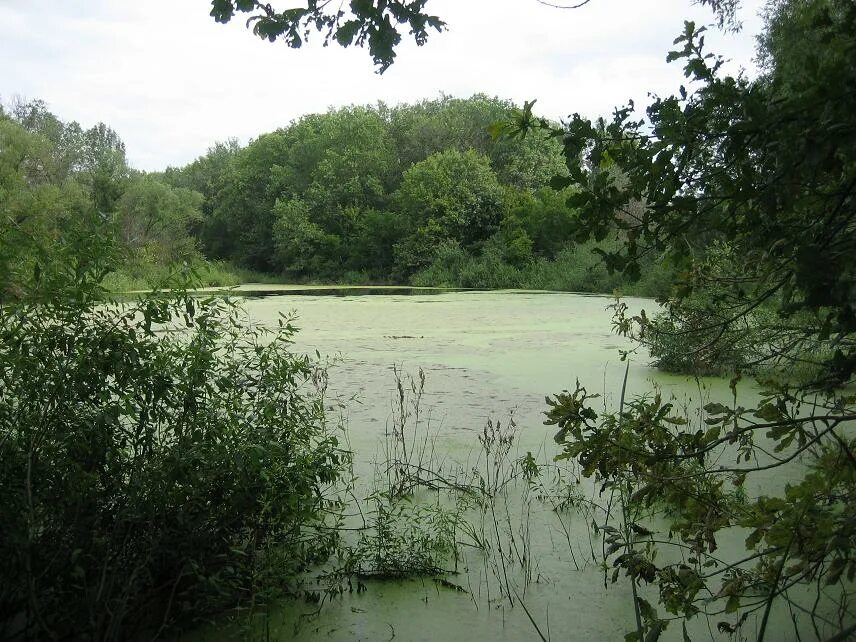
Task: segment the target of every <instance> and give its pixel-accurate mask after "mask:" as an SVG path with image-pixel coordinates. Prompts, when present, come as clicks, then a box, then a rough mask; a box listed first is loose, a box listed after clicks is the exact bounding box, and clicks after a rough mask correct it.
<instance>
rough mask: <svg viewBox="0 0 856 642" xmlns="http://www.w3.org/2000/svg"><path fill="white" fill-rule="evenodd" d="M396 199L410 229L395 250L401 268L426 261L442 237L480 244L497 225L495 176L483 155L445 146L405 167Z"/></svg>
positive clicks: (499, 204) (499, 196)
mask: <svg viewBox="0 0 856 642" xmlns="http://www.w3.org/2000/svg"><path fill="white" fill-rule="evenodd" d="M396 200H397V202H398V204H399V207H400V209H401V211H402V213H403V214H404V215H405V216H407V219H408V223H409V224H410V225H411V227H412V229H414V233H413V234H412V235H411V236H410V237H409V238H408V239H407V241H406V242H402V244H400V247H399V248H398V249H397V250H396V251H397V253H398V255H399V257H400V260H399V267H400V268H401V269H402V270H403V271H405V272H406V271H411V270H413V269H414V268H419V267H424V265H427V263H429V262H430V258H431V256H432V253H433V251H434V249H435V248H436V247H437V244H438V243H439V242H440V241H444V240H450V241H454V242H456V243H460V244H461V245H462V246H463V247H465V248H470V249H478V247H480V244H482V243H483V242H484V241H486V240H487V239H488V238H489V237H490V236H492V235H493V234H494V233H495V232H496V231H497V230H498V229H499V223H500V221H501V219H502V212H503V194H502V188H501V187H500V185H499V181H497V179H496V175H495V174H494V173H493V170H492V169H491V167H490V162H489V161H488V159H487V158H486V157H485V156H482V155H480V154H478V153H476V152H475V151H472V150H470V151H466V152H458V151H454V150H449V151H445V152H439V153H437V154H433V155H432V156H429V157H428V158H426V159H425V160H424V161H422V162H420V163H416V164H415V165H413V166H412V167H411V168H410V169H408V170H407V171H406V172H405V173H404V176H403V178H402V181H401V187H400V188H399V190H398V193H397V196H396Z"/></svg>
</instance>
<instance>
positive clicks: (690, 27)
mask: <svg viewBox="0 0 856 642" xmlns="http://www.w3.org/2000/svg"><path fill="white" fill-rule="evenodd" d="M768 26H769V31H768V32H767V33H766V35H765V37H764V38H763V39H762V45H763V47H764V51H765V53H766V55H767V58H766V69H767V73H766V75H765V76H764V77H762V78H760V79H758V80H755V81H749V80H747V79H745V78H731V77H722V76H721V75H720V73H719V72H720V66H721V61H720V60H719V59H717V58H715V57H713V56H711V55H709V54H706V53H705V52H704V50H703V40H704V37H703V33H702V32H703V29H696V27H695V25H694V24H692V23H687V25H686V29H685V32H684V34H683V35H681V36H680V37H679V38H678V39H677V40H676V41H675V44H677V45H679V47H678V49H677V50H676V51H673V52H671V53H670V54H669V59H670V60H678V59H680V60H684V62H685V74H686V76H687V78H689V79H690V82H691V83H692V85H691V86H690V87H689V88H687V87H681V88H680V95H679V96H671V97H668V98H657V99H655V100H654V102H653V103H652V104H651V105H650V106H649V107H648V109H647V114H648V121H647V122H643V121H634V120H632V116H631V111H630V110H629V109H625V110H619V111H617V112H616V117H615V119H614V121H613V122H612V123H609V124H607V123H603V122H601V123H597V124H592V123H591V122H589V121H587V120H585V119H584V118H581V117H579V116H575V117H574V118H573V119H572V120H571V121H570V122H569V123H567V127H566V129H565V130H564V144H565V154H566V156H567V157H568V158H569V159H571V160H572V161H574V162H570V163H569V172H570V176H571V178H570V180H571V181H572V182H573V183H575V184H576V185H577V186H578V188H579V191H578V192H577V193H576V194H575V195H574V196H573V197H572V199H571V202H572V204H573V205H574V206H575V207H577V208H579V209H578V211H579V214H580V215H579V219H578V222H579V228H578V230H579V233H578V236H579V237H581V238H591V237H593V238H595V239H597V238H601V237H603V236H604V235H606V234H608V233H609V230H611V229H614V228H615V227H618V228H620V229H622V230H624V235H623V238H624V239H626V241H625V242H624V243H623V244H622V245H621V246H619V247H617V248H614V249H611V250H608V251H606V252H605V253H604V258H605V260H606V262H607V265H608V266H609V267H610V268H611V269H612V270H614V271H616V272H617V271H623V272H624V273H625V274H633V273H635V272H638V268H639V265H640V262H641V261H642V260H643V259H644V257H646V256H650V255H651V254H652V253H655V254H661V253H666V254H667V256H668V257H669V259H670V261H672V262H673V264H674V265H676V266H677V267H678V268H679V269H680V271H681V278H680V279H679V282H678V284H677V287H676V288H675V289H674V290H672V292H671V297H670V298H669V300H668V301H667V302H666V303H667V310H666V314H665V315H663V316H659V317H655V318H654V319H649V318H647V317H646V316H644V315H640V316H638V317H635V318H634V319H623V318H621V317H619V320H618V321H619V329H620V330H622V331H624V332H629V333H630V334H633V335H634V336H636V337H638V338H640V339H641V340H642V341H643V343H645V344H647V345H648V346H650V347H651V349H652V353H653V354H654V356H655V357H656V358H658V359H659V360H660V362H661V363H662V364H663V365H666V366H668V367H671V368H676V369H682V370H683V369H691V368H692V369H698V368H699V367H701V368H702V369H706V370H708V371H710V370H719V369H722V368H727V369H738V370H744V369H747V368H749V367H752V366H754V365H759V364H760V365H764V366H765V367H766V368H774V369H776V370H778V371H779V373H780V374H779V376H778V377H777V378H776V380H774V381H767V382H762V384H763V387H762V389H761V390H762V392H761V395H762V396H761V400H760V402H759V403H758V404H757V405H755V406H754V407H748V408H747V407H743V406H741V405H739V404H738V403H737V394H736V385H737V377H735V379H733V380H732V382H731V386H732V390H734V401H733V403H732V404H731V405H730V406H726V405H724V404H721V403H710V404H707V405H706V406H705V407H704V413H703V414H702V415H701V417H700V421H699V422H698V423H696V424H695V425H693V424H691V422H690V421H689V417H683V416H681V414H680V413H678V411H677V409H675V408H674V407H673V406H672V405H671V404H669V403H666V402H665V401H664V400H663V399H662V398H661V397H660V396H659V395H655V396H648V397H643V398H639V399H634V400H630V401H628V403H627V404H626V405H625V404H624V403H623V401H622V408H621V409H620V411H619V412H618V413H615V412H597V411H595V410H594V408H593V407H592V405H591V397H590V396H589V395H587V393H586V391H585V389H584V388H581V387H580V386H578V387H577V389H576V390H575V391H574V392H573V393H570V392H567V391H566V392H563V393H561V394H559V395H557V396H556V397H555V398H554V399H552V400H551V401H550V406H551V407H550V410H549V411H548V413H547V414H548V423H553V424H556V425H558V426H559V427H560V431H559V433H558V434H557V436H556V439H557V441H558V442H559V443H560V444H561V446H562V448H563V453H562V455H560V457H563V458H564V457H568V458H575V459H578V460H579V461H580V463H581V464H582V465H583V466H584V472H585V474H587V475H590V476H593V477H594V478H595V479H597V480H598V481H600V482H601V483H602V487H603V489H604V490H605V491H610V492H616V493H620V495H621V498H622V500H623V501H622V504H623V506H624V508H625V513H624V515H623V516H622V518H621V521H622V523H621V524H620V525H619V526H618V527H615V526H611V525H610V526H608V529H609V530H607V529H606V528H604V529H603V532H604V538H605V541H606V543H607V545H608V546H607V548H605V551H606V552H605V557H606V558H607V559H606V560H605V568H607V567H608V565H611V566H612V567H613V568H614V575H613V580H615V579H617V578H618V576H619V574H620V573H621V572H624V573H625V574H626V575H627V576H628V577H629V578H630V580H631V582H633V584H634V590H635V585H636V584H652V585H654V586H656V587H657V589H658V591H659V598H660V605H661V606H662V607H664V608H665V610H666V611H667V613H668V614H670V615H674V616H677V617H679V618H686V619H690V618H693V617H696V616H698V615H705V616H708V617H711V616H720V618H721V619H720V621H719V622H718V623H717V628H718V629H719V630H720V631H721V632H728V633H733V632H735V631H737V630H738V629H739V628H740V626H741V625H743V624H744V623H745V622H746V621H747V618H748V617H749V615H750V614H751V613H755V614H756V615H757V618H758V624H757V629H756V631H757V636H758V639H759V640H762V639H764V636H765V634H766V633H767V630H768V624H769V622H770V618H771V612H773V611H774V608H775V607H774V604H777V603H780V602H784V603H786V604H787V605H788V607H789V608H791V609H793V612H796V611H800V612H801V613H802V614H803V618H804V621H806V623H805V624H801V623H800V622H798V619H797V617H796V616H795V617H794V627H795V635H797V636H800V629H802V630H811V631H813V632H814V634H815V635H816V636H817V637H818V638H819V639H825V638H826V637H829V636H832V638H831V639H845V638H846V637H847V636H849V635H852V633H853V631H854V630H856V625H854V623H853V618H852V605H851V604H849V597H850V591H849V588H848V586H847V585H846V583H847V582H852V580H853V578H854V577H856V564H854V561H853V551H854V547H856V531H854V523H856V522H854V519H853V517H854V516H853V515H852V514H851V513H852V507H853V506H854V497H856V456H854V453H856V441H854V440H853V435H852V426H853V422H854V421H856V414H854V408H856V398H854V397H853V395H852V394H851V392H850V389H851V388H850V387H851V386H852V383H853V374H854V369H856V352H854V349H856V341H854V332H856V315H854V308H853V302H854V297H853V293H854V291H856V273H854V269H853V265H854V264H853V261H852V257H853V255H854V252H856V226H854V205H856V200H854V187H856V163H854V158H856V147H854V142H856V139H854V137H853V136H852V132H853V131H856V122H854V112H853V110H852V105H851V103H852V93H853V88H854V86H856V77H854V67H853V65H852V64H850V61H852V59H853V55H854V53H856V39H854V34H856V6H854V5H853V4H852V3H850V2H839V1H837V0H832V1H825V0H817V1H814V0H811V1H808V2H803V1H793V2H790V1H786V2H780V3H775V4H773V5H772V8H771V13H770V15H768ZM533 126H535V127H538V128H544V127H545V125H544V123H537V122H536V123H535V125H533ZM547 127H548V129H549V126H547ZM576 159H579V160H580V161H581V162H579V163H577V162H576ZM607 167H608V168H609V171H604V169H605V168H607ZM632 203H644V204H645V207H644V208H642V209H636V210H635V211H634V212H630V211H629V206H630V205H631V204H632ZM806 363H808V364H809V365H811V370H812V372H813V376H812V377H811V378H810V379H808V380H806V379H802V380H800V379H796V378H794V377H793V376H792V374H793V371H794V370H795V369H796V368H797V367H800V366H803V365H805V364H806ZM797 461H799V464H796V463H792V462H797ZM762 471H775V475H776V476H777V477H779V478H781V479H786V480H788V481H787V483H782V484H781V485H776V484H769V483H768V484H764V485H763V486H762V488H763V490H762V491H761V492H760V493H759V494H758V495H757V496H751V495H748V494H746V493H745V492H744V493H741V495H743V498H742V499H743V500H745V501H734V495H733V493H731V492H729V491H728V490H727V489H729V488H731V487H734V488H738V489H739V488H741V487H743V485H744V483H746V484H748V480H749V479H752V478H754V477H757V473H761V472H762ZM747 487H749V486H747ZM751 487H753V488H755V487H757V482H756V484H754V485H753V486H751ZM645 516H647V517H649V518H650V521H649V522H648V523H647V525H646V526H643V525H642V524H641V523H640V522H639V520H640V519H642V518H643V517H645ZM660 519H666V520H667V521H666V527H665V528H664V529H658V528H656V527H654V526H653V524H656V523H658V520H660ZM735 527H736V528H743V529H748V530H747V531H745V532H747V533H748V537H747V538H746V540H745V546H746V549H747V551H746V558H745V559H744V560H743V561H737V560H734V559H722V558H720V557H718V555H717V553H716V550H717V548H718V546H719V542H720V541H721V539H723V538H728V537H730V536H731V535H732V534H733V533H734V532H735V531H734V530H733V529H734V528H735ZM661 530H662V532H663V533H666V532H667V533H668V534H669V539H667V538H665V537H663V535H662V534H661V533H660V532H658V531H661ZM634 533H635V534H636V536H634V535H633V534H634ZM672 537H676V538H677V541H675V540H673V539H671V538H672ZM671 545H675V546H677V547H679V548H680V549H681V550H682V551H684V553H683V554H682V556H681V557H682V558H683V559H681V561H679V562H674V561H671V560H670V559H669V556H668V555H658V552H659V551H660V549H663V548H666V549H668V548H670V546H671ZM845 578H846V579H845ZM833 585H834V586H835V587H836V588H835V590H834V591H832V592H831V593H827V591H826V589H825V588H824V587H832V586H833ZM795 587H800V588H801V590H803V591H804V593H802V594H801V597H799V598H798V597H796V591H795V590H794V589H795ZM805 596H808V597H807V598H805ZM804 598H805V599H804ZM637 607H638V609H639V611H637V612H638V613H639V630H638V631H637V632H636V633H633V634H631V635H630V636H629V637H631V638H633V637H636V638H637V639H641V638H642V637H643V636H647V637H652V638H653V639H656V638H657V637H658V636H659V634H660V632H661V631H662V630H663V629H664V628H665V627H666V626H667V624H668V621H669V620H668V619H664V617H663V616H662V615H660V614H658V613H657V612H656V610H654V609H653V608H652V607H651V605H647V606H646V604H643V603H642V600H641V598H640V600H638V601H637ZM825 609H826V610H827V612H829V611H832V610H833V609H835V610H836V611H837V612H838V613H841V614H842V617H841V618H839V619H837V620H836V621H831V620H829V619H827V618H826V617H825V615H824V610H825ZM809 627H810V628H809ZM684 636H685V638H686V637H687V634H686V629H685V630H684ZM646 639H647V638H646Z"/></svg>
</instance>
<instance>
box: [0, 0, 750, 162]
mask: <svg viewBox="0 0 856 642" xmlns="http://www.w3.org/2000/svg"><path fill="white" fill-rule="evenodd" d="M271 1H272V4H273V5H274V6H275V7H287V6H292V5H296V4H300V3H299V2H297V1H296V0H271ZM761 5H762V1H761V0H744V7H743V10H742V13H741V19H742V21H743V24H744V29H743V32H742V33H740V34H738V35H737V36H728V35H722V34H719V33H711V34H710V36H709V38H708V46H709V48H710V49H711V50H713V51H716V52H718V53H720V54H723V55H725V56H726V57H727V58H729V59H730V60H731V61H732V64H731V69H732V70H737V69H739V68H744V69H746V70H747V71H748V73H749V74H750V75H751V74H753V73H754V65H753V62H752V58H753V55H754V53H753V49H754V36H755V34H756V33H757V32H758V29H759V26H760V20H759V18H758V15H757V14H758V11H759V8H760V6H761ZM428 9H429V10H430V11H431V13H434V14H436V15H439V16H440V17H441V18H442V19H444V20H445V21H446V22H447V23H448V25H449V29H448V31H447V32H444V33H442V34H434V35H432V37H431V38H430V40H429V42H428V44H427V45H425V46H424V47H422V48H419V47H416V46H415V45H414V44H412V43H409V42H408V43H407V45H405V46H402V47H401V49H400V50H399V56H398V58H397V59H396V62H395V64H394V65H393V66H392V67H391V68H390V69H389V70H388V71H387V72H386V73H384V74H383V75H382V76H379V75H377V74H376V73H375V69H374V67H373V65H372V63H371V59H370V57H369V55H368V53H367V52H366V51H365V50H362V49H356V48H349V49H347V50H343V49H342V48H340V47H338V46H333V45H331V46H329V47H327V48H323V47H321V46H320V39H319V38H314V40H313V41H311V42H310V43H309V45H308V46H304V48H303V49H301V50H292V49H289V48H288V47H286V46H285V45H284V44H282V43H279V42H278V43H274V44H271V43H268V42H266V41H262V40H259V39H258V38H255V37H254V36H253V35H252V34H251V33H250V32H249V31H247V30H246V29H245V28H244V24H243V20H240V19H237V20H234V21H233V22H232V23H231V24H229V25H219V24H217V23H215V22H214V20H213V19H212V18H211V17H209V15H208V12H209V10H210V0H25V1H21V0H0V99H2V100H3V101H4V102H8V101H9V100H10V99H11V98H13V97H14V96H21V97H24V98H27V99H32V98H41V99H42V100H44V101H45V102H47V103H48V105H49V107H50V109H51V110H52V111H53V112H54V113H55V114H57V115H58V116H59V117H60V118H61V119H63V120H77V121H78V122H80V123H81V125H83V126H84V127H89V126H91V125H93V124H95V123H96V122H98V121H103V122H105V123H107V124H108V125H109V126H111V127H113V129H115V130H116V131H117V132H118V133H119V135H120V136H121V137H122V139H123V140H124V141H125V144H126V146H127V152H128V158H129V160H130V162H131V164H132V165H133V166H134V167H136V168H138V169H145V170H159V169H163V168H165V167H166V166H167V165H183V164H185V163H187V162H189V161H191V160H193V159H194V158H196V157H197V156H199V155H201V154H204V153H205V151H206V150H207V148H208V147H209V146H210V145H211V144H212V143H214V142H215V141H218V140H225V139H226V138H229V137H232V136H234V137H237V138H238V139H239V140H240V141H241V143H246V142H247V141H248V140H249V139H251V138H253V137H256V136H258V135H259V134H261V133H264V132H268V131H271V130H273V129H276V128H277V127H282V126H285V125H287V124H288V123H289V122H290V121H291V120H293V119H295V118H297V117H299V116H301V115H302V114H306V113H312V112H318V111H325V110H326V109H328V108H329V107H337V106H341V105H350V104H366V103H376V102H377V101H379V100H380V101H384V102H386V103H390V104H395V103H400V102H414V101H418V100H420V99H423V98H435V97H437V96H438V95H439V94H440V92H444V93H446V94H451V95H454V96H461V97H465V96H469V95H471V94H473V93H477V92H482V93H486V94H490V95H496V96H500V97H502V98H509V99H511V100H513V101H515V102H516V103H518V104H519V103H522V102H523V101H524V100H531V99H533V98H537V99H538V103H537V110H536V111H537V112H538V113H540V114H542V115H545V116H549V117H551V118H555V119H558V118H562V117H565V116H567V115H569V114H571V113H573V112H579V113H581V114H585V115H589V116H597V115H602V114H604V115H605V114H609V113H611V111H612V108H613V107H614V106H616V105H620V104H624V103H625V102H626V100H627V99H628V98H632V99H634V100H636V101H637V104H639V103H642V102H644V101H645V99H646V96H647V93H648V92H649V91H654V92H656V93H660V94H667V93H673V92H675V91H676V90H677V87H678V85H679V84H680V82H681V81H682V80H683V76H682V73H681V68H680V66H679V65H678V64H672V65H667V64H666V62H665V56H666V53H667V51H668V50H669V48H670V47H671V43H672V41H673V40H674V38H675V37H676V36H677V35H678V34H679V33H680V32H681V31H682V27H683V21H684V20H685V19H687V18H692V19H695V20H696V21H697V22H698V23H708V22H711V21H712V16H711V14H710V12H708V11H707V10H705V9H703V8H701V7H693V6H691V3H690V0H593V1H592V2H590V3H589V4H588V5H586V6H585V7H583V8H581V9H576V10H573V11H569V10H558V9H553V8H550V7H547V6H544V5H542V4H539V3H538V2H537V0H429V2H428Z"/></svg>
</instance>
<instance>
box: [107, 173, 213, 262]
mask: <svg viewBox="0 0 856 642" xmlns="http://www.w3.org/2000/svg"><path fill="white" fill-rule="evenodd" d="M201 202H202V195H201V194H199V193H198V192H193V191H190V190H187V189H183V188H175V187H170V186H169V185H167V184H166V183H164V182H162V181H160V180H158V179H157V178H155V177H152V176H145V175H143V176H135V177H133V178H132V179H131V180H130V181H129V183H128V186H127V188H126V189H125V192H124V193H123V194H122V196H121V198H120V199H119V202H118V203H117V211H116V219H117V220H116V223H117V226H118V232H119V238H120V240H121V241H122V243H123V244H124V245H125V247H127V248H128V249H130V250H131V251H133V252H137V253H139V252H141V251H148V252H153V253H154V254H155V255H156V256H157V259H158V260H159V262H161V263H163V264H169V263H173V262H176V261H179V260H181V259H182V258H187V255H188V253H192V252H193V250H194V244H193V240H192V239H191V237H190V229H191V227H192V226H193V224H194V223H195V222H196V221H198V220H199V219H200V217H201V212H200V205H201Z"/></svg>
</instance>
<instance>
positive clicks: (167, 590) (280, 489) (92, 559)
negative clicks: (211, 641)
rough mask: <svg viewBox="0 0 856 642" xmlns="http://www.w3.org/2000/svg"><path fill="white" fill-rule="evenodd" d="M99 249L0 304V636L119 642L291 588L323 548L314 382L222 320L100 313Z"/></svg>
mask: <svg viewBox="0 0 856 642" xmlns="http://www.w3.org/2000/svg"><path fill="white" fill-rule="evenodd" d="M100 256H103V255H102V254H101V253H100V250H98V249H97V248H96V249H95V250H93V251H92V252H90V253H87V251H86V250H85V248H84V250H83V251H75V252H69V253H68V254H67V255H66V257H65V258H66V260H67V266H66V268H67V269H66V272H65V273H66V274H67V275H72V276H71V277H67V278H66V281H65V282H63V281H62V278H60V277H57V276H56V275H54V276H52V277H51V279H52V280H50V279H49V280H47V281H46V280H45V278H44V277H42V279H41V282H42V283H48V284H49V285H47V286H45V288H46V289H44V290H43V291H42V292H40V293H39V292H35V293H33V294H32V296H29V297H23V298H21V299H20V300H18V301H16V302H10V303H6V304H4V305H3V306H2V307H0V497H2V498H3V501H2V503H0V523H2V524H3V527H2V529H0V637H3V638H4V639H7V638H12V637H15V636H20V637H24V638H39V637H49V638H62V639H69V638H75V639H77V638H85V639H94V640H95V639H97V640H109V639H125V638H128V637H130V636H132V635H133V634H135V633H137V632H139V631H145V630H149V631H156V630H158V629H160V628H164V627H166V626H169V625H170V624H171V623H174V622H176V621H178V620H180V619H183V618H195V617H198V616H201V615H204V614H206V613H209V612H212V611H215V610H220V609H223V608H226V607H231V606H241V605H243V606H248V605H251V604H253V603H255V602H257V601H259V600H263V599H266V598H269V597H272V596H273V595H275V594H277V593H278V592H280V591H283V590H288V589H289V588H290V587H291V586H292V585H293V584H292V583H293V582H295V581H296V578H297V577H298V575H299V573H300V572H301V571H302V570H304V569H306V568H307V567H308V566H309V565H312V564H314V563H316V562H319V561H321V560H323V559H325V558H326V556H327V555H328V554H329V553H330V551H331V550H332V547H333V546H334V544H335V535H333V534H331V533H334V532H335V531H334V530H330V529H327V528H326V527H325V518H324V516H325V515H327V514H328V508H329V504H328V500H327V498H326V493H327V491H328V490H329V488H330V485H331V484H332V483H334V482H335V481H336V480H337V478H338V476H339V474H340V471H341V470H342V466H343V464H344V462H343V452H342V451H341V450H340V449H339V447H338V445H337V440H336V438H335V436H334V434H333V433H332V431H331V430H329V429H328V426H327V424H326V421H325V416H324V404H323V387H322V388H319V387H318V386H317V385H313V383H314V382H318V381H319V380H323V377H321V378H320V379H319V373H318V371H317V370H316V369H315V368H314V366H313V364H312V363H311V362H310V361H309V360H308V358H306V357H302V356H297V355H294V354H292V353H291V352H290V351H289V350H288V345H289V339H290V337H291V335H292V333H293V332H294V329H293V327H292V325H291V324H290V323H289V321H288V319H284V320H282V321H281V322H280V325H279V328H278V329H277V330H276V331H275V332H273V333H272V336H271V333H266V332H264V331H262V330H260V329H258V328H252V327H248V325H247V324H246V323H245V321H244V320H243V319H242V318H241V315H240V313H239V309H238V308H236V307H235V306H234V304H232V303H229V302H228V301H224V300H222V299H216V298H210V299H204V300H198V299H194V298H193V297H191V296H189V295H188V294H186V293H179V294H169V295H164V294H163V293H153V294H148V295H145V296H143V297H141V298H140V299H139V300H138V301H137V302H136V303H135V304H133V305H130V304H126V305H121V304H118V303H109V302H108V303H105V302H103V301H100V300H99V298H98V295H100V294H102V291H101V289H100V285H99V284H100V280H101V278H102V277H103V275H104V274H105V273H106V272H107V271H108V270H109V267H104V266H103V265H101V264H100V263H99V257H100Z"/></svg>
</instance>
